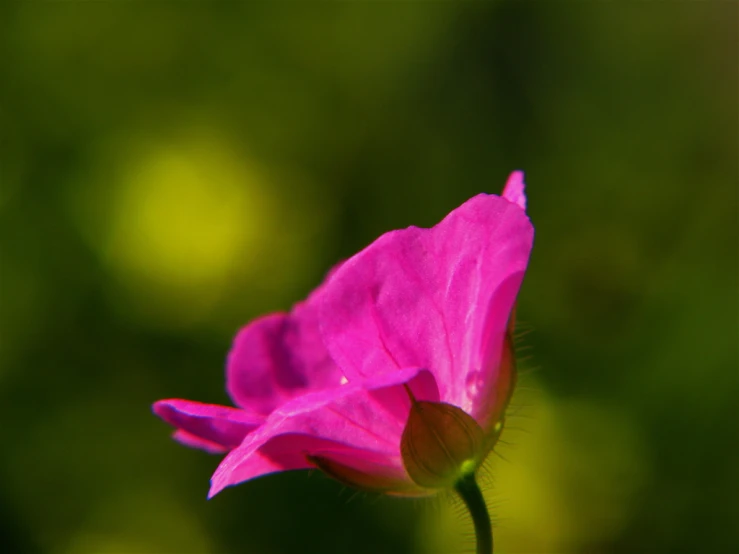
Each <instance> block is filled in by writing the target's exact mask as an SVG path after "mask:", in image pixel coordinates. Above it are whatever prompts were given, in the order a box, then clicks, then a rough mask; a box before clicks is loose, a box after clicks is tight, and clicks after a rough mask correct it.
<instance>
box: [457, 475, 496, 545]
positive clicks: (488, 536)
mask: <svg viewBox="0 0 739 554" xmlns="http://www.w3.org/2000/svg"><path fill="white" fill-rule="evenodd" d="M454 489H455V490H456V491H457V493H458V494H459V496H461V497H462V500H464V503H465V504H466V505H467V509H468V510H469V511H470V515H471V516H472V523H473V524H474V526H475V536H476V537H477V554H493V527H492V525H491V524H490V515H489V514H488V507H487V504H485V499H484V498H483V497H482V492H481V491H480V487H479V486H478V485H477V481H475V474H474V473H468V474H467V475H465V476H464V477H462V478H461V479H460V480H459V481H457V483H456V484H455V485H454Z"/></svg>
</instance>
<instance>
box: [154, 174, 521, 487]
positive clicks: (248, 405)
mask: <svg viewBox="0 0 739 554" xmlns="http://www.w3.org/2000/svg"><path fill="white" fill-rule="evenodd" d="M525 209H526V197H525V195H524V183H523V174H522V173H521V172H514V173H513V174H512V175H511V176H510V178H509V179H508V182H507V184H506V186H505V189H504V192H503V196H502V197H500V196H495V195H487V194H480V195H478V196H475V197H474V198H471V199H470V200H468V201H467V202H465V203H464V204H463V205H462V206H460V207H459V208H457V209H456V210H454V211H452V212H451V213H450V214H449V215H447V216H446V217H445V218H444V219H443V220H442V221H441V222H440V223H439V224H437V225H435V226H434V227H432V228H430V229H420V228H417V227H409V228H407V229H403V230H399V231H391V232H389V233H386V234H385V235H383V236H381V237H380V238H379V239H377V240H376V241H375V242H373V243H372V244H371V245H369V246H368V247H367V248H365V249H364V250H362V251H361V252H359V253H358V254H356V255H355V256H353V257H351V258H349V259H348V260H346V261H345V262H344V263H342V264H340V265H339V266H337V267H336V268H334V270H332V272H331V273H330V274H329V275H328V276H327V278H326V280H325V281H324V283H323V284H321V285H320V286H319V287H318V288H317V289H316V290H315V291H313V293H312V294H311V295H310V296H309V297H308V299H307V300H305V301H303V302H301V303H298V304H297V305H296V306H295V307H294V308H293V309H292V311H291V312H290V313H287V314H284V313H280V314H272V315H267V316H264V317H262V318H259V319H257V320H256V321H253V322H252V323H250V324H249V325H247V326H246V327H244V328H243V329H242V330H241V331H240V332H239V333H238V335H237V336H236V339H235V342H234V345H233V348H232V350H231V352H230V354H229V356H228V363H227V370H226V387H227V389H228V393H229V395H230V396H231V399H232V400H233V402H234V404H235V405H236V406H238V407H237V408H230V407H225V406H215V405H210V404H201V403H199V402H193V401H188V400H161V401H159V402H156V403H155V404H154V412H155V413H156V414H157V415H158V416H159V417H161V418H162V419H164V420H165V421H167V422H168V423H170V424H172V425H173V426H175V427H176V428H177V431H176V432H175V434H174V437H175V438H176V439H177V440H178V441H180V442H182V443H184V444H186V445H188V446H193V447H196V448H201V449H204V450H207V451H209V452H224V453H225V452H227V453H228V454H227V455H226V456H225V458H224V459H223V461H222V462H221V464H220V465H219V466H218V469H217V470H216V472H215V474H214V475H213V477H212V480H211V489H210V494H209V496H213V495H215V494H217V493H218V492H219V491H221V490H222V489H223V488H225V487H227V486H230V485H235V484H237V483H241V482H243V481H247V480H249V479H253V478H255V477H259V476H261V475H265V474H268V473H273V472H277V471H286V470H292V469H304V468H311V467H319V468H320V469H322V470H323V471H325V472H326V473H328V474H329V475H331V476H333V477H335V478H337V479H339V480H340V481H342V482H344V483H346V484H349V485H351V486H355V487H359V488H362V489H365V490H373V491H379V492H386V493H390V494H407V495H421V494H429V493H430V492H433V490H432V488H431V487H430V486H429V485H428V484H427V483H426V482H424V481H423V480H422V479H416V480H414V478H412V477H411V475H409V471H407V469H406V468H408V467H410V466H409V465H408V463H409V462H408V460H407V457H408V454H407V452H405V451H404V452H403V453H402V452H401V439H403V434H404V430H405V429H406V426H407V424H408V422H409V414H411V413H412V411H411V401H413V402H416V401H417V402H418V403H417V404H414V405H415V406H431V404H428V403H437V404H436V405H437V406H441V407H442V408H444V409H443V410H441V412H440V413H439V417H441V418H442V419H443V418H446V419H444V421H446V420H447V419H449V418H451V419H449V420H450V421H457V420H459V421H461V420H460V419H459V417H458V416H457V413H458V412H459V411H460V410H461V411H463V412H464V414H462V416H464V418H467V416H466V415H465V414H468V415H469V416H471V418H472V419H474V422H476V424H475V423H474V422H472V423H469V424H468V423H467V419H465V420H464V421H465V422H463V423H460V425H461V426H462V427H461V429H462V431H460V432H462V433H464V432H465V431H464V429H466V427H465V425H467V426H469V425H472V426H474V427H476V428H477V427H478V425H479V429H481V435H480V437H482V439H480V440H478V437H477V435H475V440H472V439H470V440H468V441H467V442H466V443H465V446H464V449H465V452H467V450H470V449H471V450H470V452H472V454H471V455H472V456H473V458H474V463H475V464H479V463H480V462H481V461H482V459H483V458H484V457H485V455H486V454H487V453H488V452H489V450H490V449H491V448H492V446H493V445H494V444H495V441H496V440H497V437H498V435H499V434H500V430H501V428H502V424H503V418H504V411H505V408H506V406H507V403H508V400H509V399H510V395H511V393H512V390H513V386H514V384H515V368H514V364H513V356H512V352H511V343H510V324H511V322H512V319H513V317H512V312H513V309H514V304H515V300H516V295H517V294H518V290H519V287H520V285H521V282H522V280H523V277H524V272H525V271H526V266H527V264H528V259H529V253H530V251H531V246H532V242H533V234H534V231H533V227H532V225H531V222H530V221H529V219H528V217H527V216H526V213H525ZM455 407H456V408H455ZM411 419H412V418H411ZM469 421H472V420H469ZM444 425H446V423H445V424H444ZM409 427H410V426H409ZM475 433H478V431H475ZM404 440H405V439H404ZM465 440H466V439H465ZM406 442H407V441H406ZM406 442H404V445H405V444H406ZM462 442H464V441H462ZM468 443H469V444H468ZM406 446H407V445H406ZM406 450H407V448H406ZM411 450H414V448H413V445H411ZM424 452H425V450H424ZM403 454H406V456H405V458H406V459H404V456H403ZM419 455H420V456H423V455H425V454H423V453H421V454H419ZM465 456H467V454H465ZM421 462H423V460H421ZM422 465H423V463H422ZM418 481H421V483H419V482H418Z"/></svg>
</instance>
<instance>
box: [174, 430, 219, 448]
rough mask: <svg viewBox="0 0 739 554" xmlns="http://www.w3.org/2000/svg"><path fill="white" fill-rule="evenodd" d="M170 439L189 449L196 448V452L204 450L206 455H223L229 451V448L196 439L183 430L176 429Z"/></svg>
mask: <svg viewBox="0 0 739 554" xmlns="http://www.w3.org/2000/svg"><path fill="white" fill-rule="evenodd" d="M172 438H173V439H174V440H176V441H177V442H179V443H180V444H183V445H185V446H189V447H190V448H197V449H198V450H205V451H206V452H207V453H208V454H225V453H226V452H228V451H229V450H230V448H228V447H226V446H224V445H222V444H218V443H216V442H213V441H209V440H205V439H203V438H200V437H198V436H197V435H193V434H192V433H188V432H187V431H185V430H184V429H177V431H175V432H174V433H172Z"/></svg>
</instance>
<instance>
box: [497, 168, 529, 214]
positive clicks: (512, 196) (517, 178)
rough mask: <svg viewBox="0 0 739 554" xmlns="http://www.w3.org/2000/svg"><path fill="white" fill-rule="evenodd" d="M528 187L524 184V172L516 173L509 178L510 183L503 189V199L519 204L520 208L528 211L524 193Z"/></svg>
mask: <svg viewBox="0 0 739 554" xmlns="http://www.w3.org/2000/svg"><path fill="white" fill-rule="evenodd" d="M525 187H526V185H525V184H524V182H523V171H514V172H513V173H511V175H510V176H509V177H508V181H507V182H506V184H505V187H504V188H503V198H505V199H506V200H508V201H510V202H513V203H514V204H518V206H519V207H520V208H521V209H522V210H524V211H526V194H525V192H524V189H525Z"/></svg>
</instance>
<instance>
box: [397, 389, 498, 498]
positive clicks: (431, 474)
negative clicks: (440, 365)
mask: <svg viewBox="0 0 739 554" xmlns="http://www.w3.org/2000/svg"><path fill="white" fill-rule="evenodd" d="M400 453H401V455H402V457H403V464H404V465H405V469H406V471H407V472H408V475H409V476H410V478H411V479H413V481H414V482H415V483H417V484H418V485H420V486H422V487H426V488H446V487H452V486H454V484H455V483H456V482H457V481H458V480H459V479H460V478H462V477H463V476H464V475H467V474H470V473H472V472H474V471H475V469H477V466H478V465H479V464H480V463H481V462H482V459H483V457H484V456H485V453H486V449H485V436H484V433H483V430H482V428H481V427H480V425H479V424H478V423H477V422H476V421H475V420H474V419H473V418H472V417H471V416H470V415H468V414H467V413H465V412H464V410H462V409H460V408H458V407H456V406H453V405H451V404H447V403H444V402H424V401H417V400H415V399H414V398H413V397H411V410H410V414H409V415H408V421H407V423H406V425H405V429H404V430H403V436H402V437H401V442H400Z"/></svg>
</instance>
